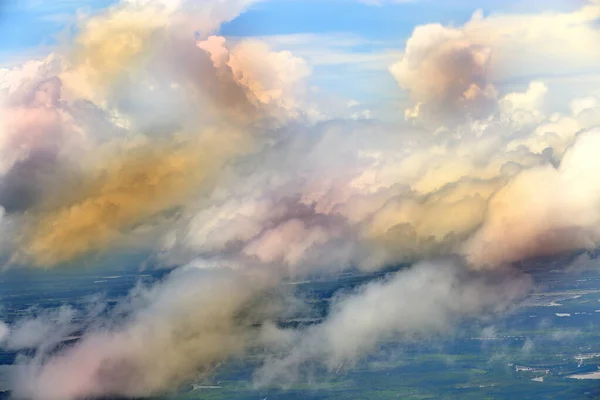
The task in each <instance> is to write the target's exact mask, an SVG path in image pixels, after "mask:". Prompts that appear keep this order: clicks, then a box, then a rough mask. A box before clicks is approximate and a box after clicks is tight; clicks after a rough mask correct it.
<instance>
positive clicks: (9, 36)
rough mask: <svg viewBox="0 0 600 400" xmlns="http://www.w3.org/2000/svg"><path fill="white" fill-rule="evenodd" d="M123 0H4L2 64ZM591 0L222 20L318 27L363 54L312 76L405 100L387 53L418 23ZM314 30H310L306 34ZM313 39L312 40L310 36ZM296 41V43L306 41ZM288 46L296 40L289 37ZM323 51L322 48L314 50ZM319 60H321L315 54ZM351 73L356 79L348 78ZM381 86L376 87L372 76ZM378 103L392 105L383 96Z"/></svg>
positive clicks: (306, 10) (365, 96)
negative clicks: (360, 65) (396, 87)
mask: <svg viewBox="0 0 600 400" xmlns="http://www.w3.org/2000/svg"><path fill="white" fill-rule="evenodd" d="M115 2H116V0H57V1H49V0H26V1H17V0H4V1H3V2H2V5H1V6H0V7H2V8H0V16H1V18H2V24H0V66H10V65H13V64H15V63H17V62H20V61H23V60H24V59H26V58H28V57H29V58H30V57H31V56H32V55H35V54H40V53H43V52H44V51H43V50H41V49H43V48H48V47H51V46H54V45H57V44H59V43H60V42H61V38H63V37H64V35H65V32H68V31H69V30H70V29H74V25H75V24H76V21H77V15H78V13H80V14H84V15H85V14H89V13H94V12H97V11H101V10H102V9H105V8H107V7H109V6H111V5H113V4H114V3H115ZM583 3H585V0H551V1H540V0H533V1H527V2H523V1H514V0H507V1H502V2H495V1H481V0H448V1H436V0H413V1H386V0H383V1H378V0H373V1H371V0H364V1H359V0H356V1H355V0H319V1H311V0H309V1H305V0H267V1H263V2H259V3H257V4H253V5H251V6H250V7H248V9H246V10H245V12H244V13H242V14H241V15H239V16H238V17H236V18H234V19H233V20H232V21H230V22H225V23H224V24H223V25H222V26H221V27H220V33H221V34H222V35H224V36H228V37H252V36H254V37H263V38H269V39H270V40H278V39H280V38H282V37H286V36H296V35H311V41H312V42H314V43H319V44H323V43H327V45H328V46H329V47H334V49H331V48H328V49H326V51H328V52H331V51H332V50H333V51H335V52H339V53H341V54H340V56H341V57H340V58H346V57H348V56H351V55H355V56H357V55H360V56H362V57H361V58H362V59H363V64H366V63H369V65H368V66H366V67H363V68H357V66H355V65H348V63H343V62H341V60H340V61H339V62H333V61H332V62H329V63H325V65H320V66H318V67H315V72H314V73H313V75H312V77H311V79H312V80H313V82H314V83H315V85H317V86H319V87H323V86H326V87H327V88H328V89H330V90H331V91H332V92H334V93H336V94H338V93H339V94H340V95H341V96H344V97H348V98H351V99H352V100H355V101H358V100H360V101H366V102H370V103H372V102H375V101H377V100H379V99H381V98H382V97H383V96H384V95H385V96H387V101H388V102H390V101H396V102H397V101H402V95H400V94H398V93H395V92H392V91H387V93H385V92H386V90H385V88H386V87H389V86H390V85H393V81H392V80H391V79H390V77H389V75H388V74H387V73H386V70H387V64H386V63H389V62H388V60H389V59H390V58H391V57H389V56H386V55H387V53H390V52H394V51H398V49H399V48H401V47H402V46H403V45H404V43H405V42H406V40H407V39H408V38H409V37H410V34H411V33H412V31H413V29H414V27H415V26H417V25H421V24H427V23H434V22H439V23H443V24H445V25H460V24H463V23H464V22H466V21H468V20H469V19H470V17H471V16H472V14H473V13H474V12H475V11H476V10H482V11H483V12H484V13H485V14H489V13H502V12H519V13H535V12H539V11H540V10H543V11H572V10H575V9H577V8H578V7H580V6H581V5H582V4H583ZM306 40H307V38H305V42H306ZM314 43H310V44H311V45H313V44H314ZM305 44H306V43H305ZM300 45H301V43H297V44H296V46H300ZM287 47H288V48H291V47H290V46H289V45H288V46H287ZM309 56H310V57H312V58H318V57H319V54H310V55H309ZM315 61H316V63H317V64H319V60H318V59H317V60H315ZM346 79H352V80H353V81H354V82H355V83H354V84H353V85H350V86H349V85H346V84H345V83H344V82H345V81H346ZM374 81H376V82H377V87H376V88H373V82H374ZM378 106H379V107H385V105H382V104H378Z"/></svg>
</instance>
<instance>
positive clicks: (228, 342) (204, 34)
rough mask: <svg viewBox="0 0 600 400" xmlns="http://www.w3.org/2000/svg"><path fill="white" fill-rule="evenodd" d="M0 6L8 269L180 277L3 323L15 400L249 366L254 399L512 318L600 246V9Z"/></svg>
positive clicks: (191, 3)
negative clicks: (317, 282) (528, 263)
mask: <svg viewBox="0 0 600 400" xmlns="http://www.w3.org/2000/svg"><path fill="white" fill-rule="evenodd" d="M1 12H2V13H1V18H2V20H1V23H0V262H1V264H2V271H10V270H14V269H26V270H27V271H36V270H39V271H44V272H45V273H49V274H52V273H53V272H54V271H64V270H65V269H70V270H71V271H74V272H73V273H79V271H81V273H84V272H86V271H88V270H89V268H91V267H90V264H94V263H90V260H99V261H100V262H99V263H97V264H100V267H98V266H96V267H98V268H102V266H101V265H102V261H104V262H105V263H109V262H110V263H113V264H118V263H119V257H118V255H119V254H123V253H125V254H129V255H132V254H133V255H135V257H133V256H132V257H129V258H128V260H129V261H127V262H129V263H133V264H135V265H129V264H127V265H125V264H123V266H122V267H123V268H145V267H147V266H152V267H156V268H162V269H164V270H166V271H168V273H166V274H165V277H164V278H163V279H162V280H160V281H157V282H154V283H153V284H151V285H141V284H140V285H138V286H136V288H135V289H133V290H132V291H131V292H130V293H129V294H127V295H126V296H124V297H123V298H121V299H118V301H117V304H116V305H115V304H113V303H110V304H109V303H107V302H105V301H101V300H99V301H97V302H95V303H94V304H93V305H90V307H88V308H85V309H83V310H82V309H73V308H70V307H68V306H66V305H65V306H63V307H59V308H57V309H51V310H45V311H44V312H43V313H40V314H32V315H27V314H25V315H24V316H23V318H22V319H18V320H16V321H5V322H1V321H0V346H2V347H3V348H5V349H7V350H10V351H15V352H18V353H19V357H17V361H16V363H17V364H18V368H16V369H15V371H16V372H15V374H13V376H11V378H10V380H9V381H10V382H9V383H10V387H11V390H12V391H13V393H14V394H15V396H16V397H17V398H28V399H32V400H54V399H56V400H75V399H80V398H107V397H111V396H114V397H135V398H139V397H146V396H155V395H161V394H164V393H166V392H169V391H171V390H174V389H176V388H177V387H178V386H179V385H183V384H186V383H189V382H191V381H193V380H194V379H195V378H197V377H198V375H199V374H200V375H207V376H210V374H211V373H212V372H213V371H214V368H215V366H216V365H219V364H220V363H221V362H223V361H224V360H229V359H232V358H233V359H237V358H243V357H244V355H245V354H247V352H249V351H252V352H253V354H261V355H262V356H261V357H262V358H260V359H259V360H257V361H256V370H255V371H254V373H253V384H254V385H255V386H256V387H264V386H270V385H282V386H285V385H288V384H289V383H291V382H303V381H306V379H307V377H310V375H311V373H314V370H312V369H311V368H314V367H315V365H317V366H319V367H320V368H327V369H329V370H330V371H335V370H336V369H337V368H340V365H344V366H347V367H348V368H352V366H353V365H354V364H355V363H356V362H358V361H359V360H360V359H362V358H364V357H367V356H368V355H369V354H372V353H373V352H374V351H376V349H377V347H378V344H379V343H381V342H382V341H388V340H394V341H399V342H411V341H412V340H415V338H424V339H425V340H427V338H431V337H439V336H440V335H442V336H443V335H452V334H453V332H454V330H455V329H456V327H457V324H458V322H459V321H462V320H465V319H472V320H481V319H485V318H487V317H489V316H498V315H503V314H504V313H506V312H507V311H508V310H510V309H511V307H513V306H514V305H515V304H518V302H519V301H521V300H522V299H523V298H524V297H525V296H527V294H528V293H531V292H532V291H535V290H536V289H537V287H536V286H535V285H534V284H533V280H532V279H531V276H529V275H528V273H527V272H526V271H523V270H522V268H521V267H520V265H522V264H521V262H522V261H523V260H530V259H536V258H538V257H552V256H556V255H563V254H566V253H568V254H570V253H573V252H584V251H589V252H593V251H595V250H597V248H598V247H599V246H600V212H599V210H600V183H599V181H598V179H597V176H598V172H599V171H600V158H598V154H599V153H600V73H599V72H598V71H600V47H599V46H598V45H597V44H598V43H600V23H599V22H600V1H599V0H581V1H580V0H576V1H575V0H569V1H558V0H557V1H537V0H536V1H527V2H523V1H503V2H496V1H494V2H492V1H482V0H481V1H476V0H469V1H443V2H442V1H433V0H422V1H385V0H380V1H350V0H348V1H341V0H337V1H333V0H323V1H320V0H319V1H316V0H303V1H300V0H271V1H266V0H265V1H260V0H114V1H111V2H110V3H107V2H102V1H91V2H83V1H75V0H63V1H18V2H17V1H8V2H6V1H5V2H3V3H2V9H1ZM140 259H143V261H135V260H140ZM132 260H133V261H132ZM586 260H587V261H590V262H591V260H590V259H589V258H588V259H586ZM122 262H123V263H125V261H122ZM584 262H586V261H585V260H584ZM392 266H393V267H399V266H404V268H401V269H399V270H397V271H394V272H390V273H389V274H388V275H386V277H385V278H383V279H381V280H377V281H375V282H370V283H366V284H364V285H362V286H360V287H358V288H356V289H355V290H353V291H352V292H341V293H337V294H336V295H335V296H334V300H333V301H332V302H331V303H330V304H329V309H328V313H327V316H326V317H325V318H324V319H323V320H322V321H319V322H318V323H316V324H314V325H311V326H309V327H302V326H300V327H290V328H286V327H282V326H280V325H279V324H277V321H280V320H281V319H282V318H286V316H289V315H298V313H302V312H303V311H306V310H307V309H308V308H310V304H311V299H306V298H296V297H295V296H294V293H293V291H283V292H284V293H282V295H281V299H278V301H277V302H275V303H276V304H274V303H272V302H271V301H270V300H271V297H270V296H271V294H272V293H273V292H274V291H278V290H279V289H280V288H281V287H286V286H287V285H288V284H289V283H294V282H297V281H306V280H310V279H312V278H313V277H315V276H318V277H326V278H329V279H335V277H336V276H338V275H339V274H340V273H342V272H348V271H352V272H356V271H360V272H364V273H371V272H377V271H386V270H387V269H388V268H389V267H392ZM115 269H118V266H115V265H112V268H111V270H115ZM0 273H3V272H0ZM57 276H59V275H57ZM265 299H267V301H266V300H265ZM240 315H244V316H247V318H240V317H239V316H240ZM75 333H77V334H78V335H79V339H78V340H77V341H76V342H74V343H72V344H70V345H68V346H64V345H63V343H65V341H66V340H67V338H69V337H71V336H72V335H74V334H75ZM257 349H259V350H260V351H259V352H257V351H256V350H257ZM156 360H160V362H159V363H157V362H156Z"/></svg>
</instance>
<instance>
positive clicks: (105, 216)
mask: <svg viewBox="0 0 600 400" xmlns="http://www.w3.org/2000/svg"><path fill="white" fill-rule="evenodd" d="M218 136H219V135H216V134H215V135H207V137H206V138H207V140H206V141H204V140H203V141H201V142H198V143H192V144H190V143H189V142H184V143H179V144H172V143H171V144H169V143H161V142H156V143H151V144H148V145H145V146H143V147H141V148H139V149H136V150H134V151H131V152H129V153H126V154H124V155H121V156H117V157H113V159H111V160H108V161H107V162H106V163H105V164H104V165H103V167H102V170H101V171H100V172H99V173H97V174H94V175H93V177H89V178H86V179H87V182H84V183H83V185H81V186H80V188H79V189H77V190H75V192H74V193H70V194H69V195H68V196H65V199H64V200H63V201H62V205H60V206H58V207H54V208H52V209H51V210H49V211H48V210H39V211H37V212H33V213H32V215H31V219H32V223H31V224H29V225H27V227H26V228H25V231H24V233H23V236H22V237H21V239H20V249H19V252H18V255H17V256H16V261H27V262H30V263H32V264H34V265H37V266H42V267H49V266H53V265H56V264H60V263H64V262H68V261H70V260H73V259H75V258H77V257H80V256H83V255H85V254H88V253H90V252H96V251H103V250H105V249H107V248H109V247H110V246H112V245H114V244H115V243H116V242H117V241H118V240H120V239H121V238H124V237H125V234H126V233H127V231H128V230H130V229H131V228H132V227H134V226H135V225H137V224H140V223H142V222H144V221H145V220H146V219H147V218H149V217H152V216H154V215H156V214H157V213H160V212H162V211H165V210H168V209H169V208H172V207H176V206H178V205H180V204H182V203H183V202H184V201H185V200H186V199H188V196H189V195H191V194H192V193H197V192H198V190H201V189H202V188H203V187H206V186H208V185H209V183H210V182H211V178H214V177H215V175H216V173H217V171H218V169H219V167H221V166H222V165H223V163H224V162H226V161H227V159H228V158H229V157H230V156H232V155H233V154H234V153H235V152H236V151H237V150H236V149H235V148H234V147H233V146H231V145H227V143H224V142H223V140H222V139H221V140H219V138H218ZM221 136H223V137H225V136H227V137H228V138H229V139H232V136H231V135H224V134H223V135H221ZM231 142H235V143H238V144H239V143H240V142H243V138H240V137H236V138H235V139H233V140H231ZM240 148H241V149H245V148H248V146H247V145H243V146H240ZM66 197H68V199H69V200H66Z"/></svg>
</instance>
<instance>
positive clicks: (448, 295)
mask: <svg viewBox="0 0 600 400" xmlns="http://www.w3.org/2000/svg"><path fill="white" fill-rule="evenodd" d="M529 285H530V282H529V281H528V279H527V278H525V277H522V276H512V275H511V274H510V273H509V274H505V273H504V272H501V273H499V274H498V275H495V276H490V275H486V274H481V275H480V274H478V273H474V272H472V271H469V270H468V269H465V268H464V267H463V266H461V265H460V264H457V263H455V262H447V261H445V262H433V263H422V264H416V265H414V266H413V267H411V268H410V269H408V270H402V271H400V272H397V273H396V274H394V275H393V276H391V277H388V278H386V279H384V280H382V281H375V282H372V283H369V284H367V285H364V286H361V287H359V288H358V289H356V290H355V291H353V292H350V293H346V294H342V295H339V296H338V297H336V298H335V299H334V301H333V304H332V305H331V307H330V312H329V315H328V316H327V318H326V319H325V320H324V321H323V322H322V323H320V324H318V325H314V326H311V327H308V328H306V331H305V332H301V333H299V334H298V336H297V340H294V339H292V340H293V342H292V343H291V344H287V345H285V346H282V348H284V349H285V350H284V351H283V354H282V355H279V356H275V357H273V358H271V359H269V360H268V361H267V362H266V364H265V365H264V366H262V367H261V369H260V370H259V371H258V372H257V376H256V379H257V383H258V384H259V385H262V384H270V383H274V382H275V383H282V382H286V381H289V380H295V379H298V377H299V375H300V374H302V373H303V372H306V370H305V368H306V367H307V366H309V363H310V362H314V361H315V360H320V361H323V362H325V364H326V365H327V366H328V367H329V369H330V370H334V369H336V368H339V367H340V366H342V365H348V364H353V363H355V362H356V361H357V360H359V359H360V358H361V357H362V356H363V355H364V354H367V353H369V352H371V351H373V350H374V349H375V348H376V347H377V345H378V344H380V343H381V342H383V341H386V340H390V339H393V338H398V337H401V338H402V339H403V340H416V339H418V338H422V337H423V336H429V337H430V336H431V335H433V336H435V335H439V334H448V333H449V332H451V331H452V329H453V327H454V326H456V321H457V320H460V319H462V318H470V317H472V316H480V317H481V316H482V315H485V314H488V313H491V314H493V313H498V312H503V311H506V309H507V308H509V307H510V306H511V305H512V304H513V303H514V302H515V300H517V299H520V298H521V297H522V296H523V295H524V294H525V293H527V291H528V290H529V288H530V286H529ZM375 310H377V311H375ZM274 337H276V336H274V335H273V333H272V332H271V333H270V335H269V338H271V339H272V338H274ZM280 338H281V339H283V340H289V336H287V335H285V334H283V333H280Z"/></svg>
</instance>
